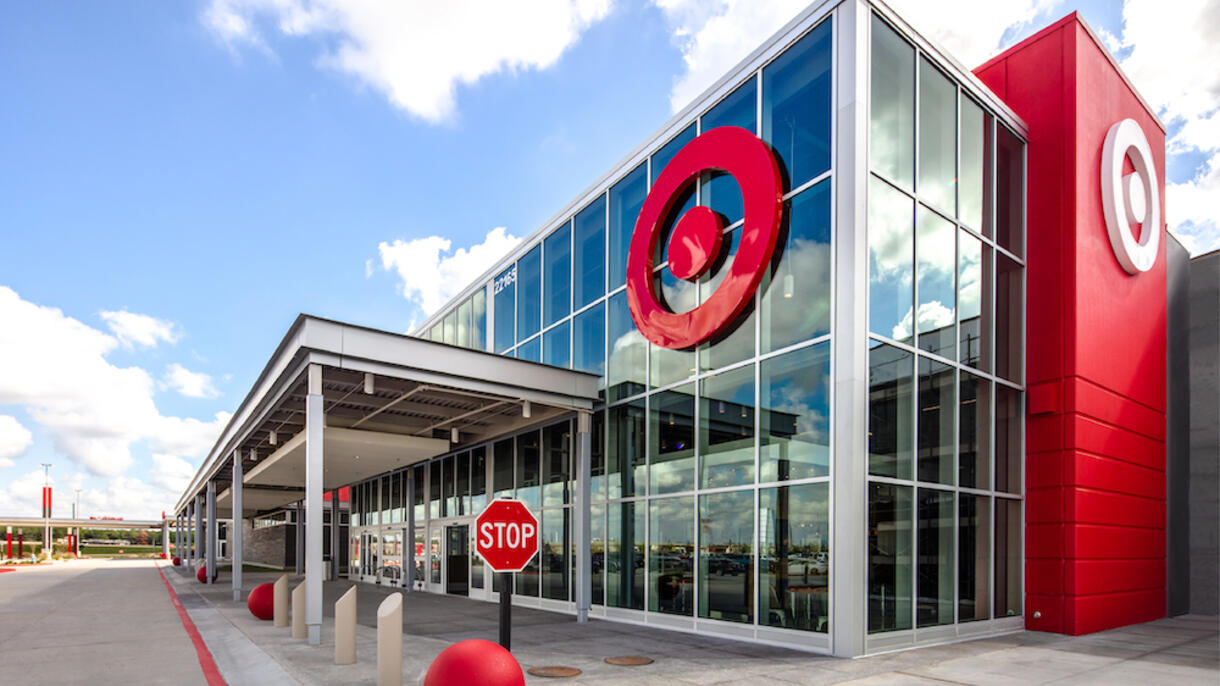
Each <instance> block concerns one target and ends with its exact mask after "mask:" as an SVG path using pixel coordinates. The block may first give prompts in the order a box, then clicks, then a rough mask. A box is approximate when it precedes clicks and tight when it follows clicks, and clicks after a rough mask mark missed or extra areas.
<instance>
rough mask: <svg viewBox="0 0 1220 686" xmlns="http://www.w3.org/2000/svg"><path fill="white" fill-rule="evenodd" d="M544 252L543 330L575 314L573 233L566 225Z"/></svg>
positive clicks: (549, 239)
mask: <svg viewBox="0 0 1220 686" xmlns="http://www.w3.org/2000/svg"><path fill="white" fill-rule="evenodd" d="M544 243H545V245H544V247H543V250H544V251H545V253H546V255H545V259H546V265H545V268H544V269H543V274H542V276H543V298H542V304H543V308H542V310H543V312H542V314H543V321H542V324H543V326H550V325H551V324H554V323H555V322H557V321H559V320H560V319H563V318H564V317H566V316H568V314H570V313H571V312H572V230H571V228H569V226H568V224H564V225H563V226H562V227H560V228H559V229H558V230H556V231H553V232H552V233H551V235H550V236H547V238H546V241H544Z"/></svg>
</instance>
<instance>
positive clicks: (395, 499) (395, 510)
mask: <svg viewBox="0 0 1220 686" xmlns="http://www.w3.org/2000/svg"><path fill="white" fill-rule="evenodd" d="M401 521H402V475H401V474H393V475H391V476H390V522H391V523H398V522H401Z"/></svg>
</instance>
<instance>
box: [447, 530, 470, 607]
mask: <svg viewBox="0 0 1220 686" xmlns="http://www.w3.org/2000/svg"><path fill="white" fill-rule="evenodd" d="M445 563H446V570H445V593H449V594H451V595H464V596H468V595H470V527H469V526H467V525H465V524H458V525H455V526H447V527H445Z"/></svg>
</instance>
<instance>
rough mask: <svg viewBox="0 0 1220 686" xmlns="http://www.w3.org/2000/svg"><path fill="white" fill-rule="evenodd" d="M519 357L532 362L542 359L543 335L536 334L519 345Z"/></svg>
mask: <svg viewBox="0 0 1220 686" xmlns="http://www.w3.org/2000/svg"><path fill="white" fill-rule="evenodd" d="M517 358H518V359H521V360H529V361H530V362H541V361H542V336H534V337H533V338H531V339H529V340H528V341H526V342H524V343H522V344H521V345H519V346H517Z"/></svg>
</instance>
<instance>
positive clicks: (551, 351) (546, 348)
mask: <svg viewBox="0 0 1220 686" xmlns="http://www.w3.org/2000/svg"><path fill="white" fill-rule="evenodd" d="M571 328H572V327H571V324H570V323H569V322H564V323H562V324H559V325H558V326H555V327H552V328H551V329H549V330H548V331H547V332H546V333H544V334H542V343H543V345H542V347H543V355H542V361H543V362H545V363H547V364H549V365H551V366H552V367H564V368H567V367H568V366H569V364H570V363H571V354H570V350H569V346H570V345H571V338H570V337H571V331H570V330H571Z"/></svg>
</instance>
